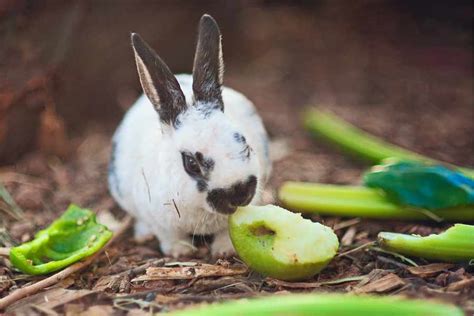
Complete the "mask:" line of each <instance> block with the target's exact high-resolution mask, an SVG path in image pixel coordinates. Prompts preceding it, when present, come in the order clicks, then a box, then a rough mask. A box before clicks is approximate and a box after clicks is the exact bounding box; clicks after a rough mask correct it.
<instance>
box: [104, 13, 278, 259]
mask: <svg viewBox="0 0 474 316" xmlns="http://www.w3.org/2000/svg"><path fill="white" fill-rule="evenodd" d="M131 39H132V46H133V50H134V53H135V60H136V64H137V69H138V73H139V77H140V82H141V85H142V88H143V90H144V92H145V95H143V96H141V97H140V98H139V99H138V100H137V101H136V103H135V104H134V105H133V106H132V107H131V108H130V110H129V111H128V112H127V114H126V115H125V118H124V119H123V121H122V123H121V124H120V126H119V127H118V129H117V131H116V132H115V135H114V137H113V146H112V147H113V149H112V156H111V161H110V167H109V188H110V191H111V193H112V195H113V197H114V198H115V200H116V201H117V202H118V204H119V205H120V206H121V207H122V208H123V209H124V210H126V211H127V212H128V213H130V214H132V215H133V216H135V218H136V224H135V234H136V236H140V235H144V234H149V233H153V234H154V235H155V236H156V237H157V238H158V239H159V241H160V246H161V249H162V251H163V253H165V254H167V255H172V256H174V257H178V256H182V255H190V254H191V253H192V251H193V250H194V247H193V246H192V237H193V236H194V234H199V235H200V234H213V235H214V241H213V243H212V245H211V253H212V254H213V255H214V256H222V255H231V254H233V253H234V249H233V246H232V243H231V241H230V239H229V236H228V231H227V217H228V215H229V214H231V213H233V212H234V211H235V210H236V208H237V207H238V206H241V205H247V204H249V203H258V201H259V198H260V196H259V195H260V194H259V193H260V192H261V191H262V189H263V187H264V185H265V183H266V181H267V179H268V176H269V173H270V170H271V162H270V159H269V154H268V138H267V133H266V132H265V128H264V126H263V124H262V120H261V118H260V117H259V115H258V114H257V112H256V110H255V108H254V106H253V104H252V102H250V101H249V100H248V99H247V98H246V97H245V96H243V95H242V94H240V93H239V92H237V91H235V90H232V89H230V88H227V87H222V77H223V60H222V45H221V34H220V31H219V27H218V26H217V24H216V22H215V21H214V19H213V18H212V17H211V16H209V15H204V16H203V17H202V18H201V20H200V23H199V35H198V43H197V48H196V55H195V58H194V67H193V75H192V76H191V75H177V76H176V77H175V76H174V75H173V74H172V73H171V71H170V70H169V68H168V67H167V66H166V64H165V63H164V62H163V61H162V60H161V59H160V57H159V56H158V55H157V54H156V53H155V52H154V51H153V49H151V48H150V47H149V46H148V45H147V44H146V43H145V42H144V41H143V40H142V39H141V37H140V36H139V35H138V34H135V33H132V35H131Z"/></svg>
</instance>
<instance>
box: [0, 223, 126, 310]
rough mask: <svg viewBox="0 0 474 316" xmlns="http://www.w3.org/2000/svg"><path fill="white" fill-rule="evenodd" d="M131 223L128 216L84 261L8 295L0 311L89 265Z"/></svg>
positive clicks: (0, 302) (0, 306) (1, 303)
mask: <svg viewBox="0 0 474 316" xmlns="http://www.w3.org/2000/svg"><path fill="white" fill-rule="evenodd" d="M131 223H132V218H131V217H130V216H128V217H126V219H125V220H124V222H123V224H122V225H121V226H120V227H119V229H118V230H117V231H116V232H115V234H114V236H113V237H112V239H111V240H110V241H109V242H108V243H107V244H106V245H105V246H104V247H103V248H102V249H101V250H100V251H98V252H97V253H95V254H93V255H92V256H90V257H88V258H86V260H84V261H80V262H76V263H74V264H73V265H70V266H69V267H67V268H66V269H64V270H62V271H59V272H58V273H56V274H53V275H52V276H50V277H47V278H46V279H43V280H41V281H39V282H37V283H34V284H32V285H29V286H25V287H23V288H21V289H18V290H16V291H15V292H13V293H11V294H9V295H8V296H5V297H4V298H2V299H0V310H3V309H5V308H7V307H8V306H10V305H11V304H13V303H15V302H16V301H18V300H20V299H22V298H24V297H26V296H29V295H33V294H36V293H38V292H39V291H41V290H42V289H44V288H46V287H48V286H52V285H54V284H56V283H58V282H60V281H61V280H64V279H65V278H67V277H68V276H70V275H71V274H73V273H75V272H77V271H80V270H82V269H84V268H85V267H87V266H88V265H89V264H91V263H92V262H93V261H94V260H95V259H96V258H97V257H98V256H99V255H100V254H101V253H102V251H104V249H105V248H107V247H108V246H110V245H111V244H112V243H113V242H114V241H116V240H117V239H118V238H119V237H120V236H121V235H122V234H123V233H124V232H125V231H126V230H127V228H128V227H129V226H130V225H131Z"/></svg>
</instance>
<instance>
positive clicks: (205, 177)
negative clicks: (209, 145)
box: [181, 151, 215, 192]
mask: <svg viewBox="0 0 474 316" xmlns="http://www.w3.org/2000/svg"><path fill="white" fill-rule="evenodd" d="M181 155H182V159H183V167H184V169H185V171H186V172H187V173H188V175H189V176H190V177H191V178H193V179H194V180H196V185H197V189H198V191H199V192H204V191H206V190H207V188H208V184H207V182H208V181H209V176H210V174H211V172H212V170H213V169H214V165H215V162H214V160H213V159H212V158H207V157H204V155H203V154H202V153H201V152H199V151H198V152H196V153H195V154H194V155H193V154H192V153H190V152H182V153H181ZM191 160H192V163H193V164H196V166H195V167H198V168H199V172H190V171H189V169H190V167H189V165H190V161H191ZM193 169H194V168H193Z"/></svg>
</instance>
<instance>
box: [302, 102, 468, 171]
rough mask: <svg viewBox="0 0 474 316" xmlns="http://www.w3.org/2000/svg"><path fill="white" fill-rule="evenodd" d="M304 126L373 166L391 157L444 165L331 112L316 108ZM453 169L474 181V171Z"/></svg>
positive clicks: (306, 119) (307, 115) (308, 115)
mask: <svg viewBox="0 0 474 316" xmlns="http://www.w3.org/2000/svg"><path fill="white" fill-rule="evenodd" d="M304 123H305V126H306V128H307V129H308V130H309V131H311V132H312V133H313V134H316V135H318V136H322V137H324V138H325V139H327V140H328V141H330V142H332V143H334V144H336V145H338V146H339V147H341V148H342V149H344V150H346V151H348V152H350V153H353V154H355V155H357V156H359V157H361V158H365V159H366V160H369V161H370V162H372V163H380V162H381V161H382V160H384V159H386V158H389V157H394V158H398V159H401V160H414V161H424V162H431V163H441V162H439V161H436V160H434V159H431V158H428V157H425V156H423V155H420V154H417V153H414V152H412V151H409V150H407V149H403V148H401V147H398V146H396V145H393V144H389V143H386V142H384V141H383V140H381V139H380V138H377V137H375V136H373V135H370V134H368V133H366V132H364V131H362V130H360V129H358V128H356V127H355V126H353V125H351V124H349V123H347V122H345V121H344V120H342V119H340V118H338V117H337V116H335V115H332V114H329V113H327V112H322V111H319V110H315V109H312V110H310V111H308V112H307V113H306V115H305V122H304ZM443 164H444V163H443ZM453 167H455V168H456V169H458V170H459V171H461V172H462V173H464V174H466V175H467V176H469V177H471V178H474V170H473V169H470V168H461V167H457V166H453Z"/></svg>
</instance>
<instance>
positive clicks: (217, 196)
mask: <svg viewBox="0 0 474 316" xmlns="http://www.w3.org/2000/svg"><path fill="white" fill-rule="evenodd" d="M256 189H257V177H255V176H250V177H248V178H247V180H246V181H244V182H239V183H236V184H234V185H233V186H232V187H230V188H228V189H214V190H211V191H210V192H209V193H208V194H207V202H208V203H209V205H211V206H212V208H213V209H214V210H216V211H217V212H219V213H222V214H232V213H234V212H235V210H236V209H237V207H238V206H244V205H247V204H249V203H250V202H251V201H252V199H253V197H254V196H255V191H256Z"/></svg>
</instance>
